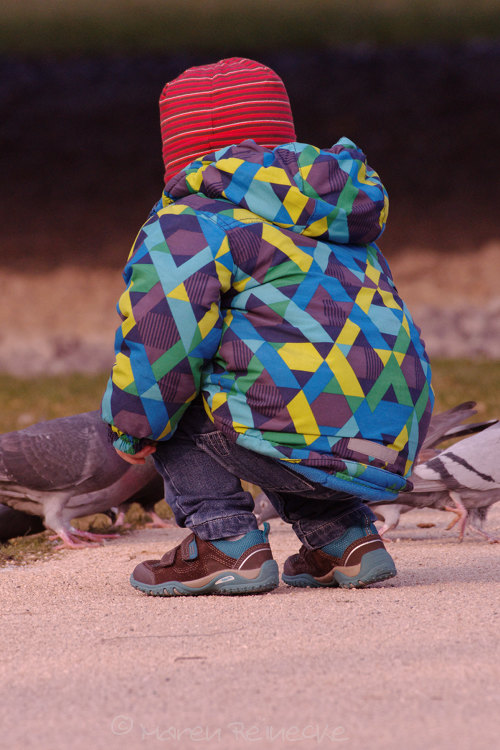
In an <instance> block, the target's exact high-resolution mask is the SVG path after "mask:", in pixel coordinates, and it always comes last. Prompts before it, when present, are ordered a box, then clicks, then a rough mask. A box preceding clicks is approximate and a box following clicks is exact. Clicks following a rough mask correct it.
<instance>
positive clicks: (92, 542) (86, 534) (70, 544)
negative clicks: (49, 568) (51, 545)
mask: <svg viewBox="0 0 500 750" xmlns="http://www.w3.org/2000/svg"><path fill="white" fill-rule="evenodd" d="M118 536H119V535H118V534H93V533H92V532H90V531H80V530H79V529H74V528H71V529H70V530H69V531H66V529H60V530H59V531H58V532H57V534H56V535H55V536H53V537H51V539H57V538H59V539H61V540H62V544H58V545H57V546H56V547H55V549H56V550H59V549H82V548H83V547H96V546H98V545H99V544H102V542H104V541H105V540H106V539H117V538H118ZM84 540H88V541H84Z"/></svg>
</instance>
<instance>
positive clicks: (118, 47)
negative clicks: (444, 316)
mask: <svg viewBox="0 0 500 750" xmlns="http://www.w3.org/2000/svg"><path fill="white" fill-rule="evenodd" d="M23 5H24V4H23ZM250 5H251V4H250ZM342 5H343V4H342V3H340V2H332V3H330V4H327V3H325V2H319V3H314V2H312V3H311V5H310V6H303V8H302V11H301V12H302V14H304V13H305V14H306V16H307V14H308V13H309V16H310V15H311V9H314V11H315V13H316V14H317V15H316V16H314V18H313V21H314V22H315V24H316V26H315V27H314V24H313V27H311V23H309V24H307V23H305V22H304V23H303V24H302V25H301V23H300V15H297V14H298V13H299V10H298V5H297V3H293V2H292V3H291V5H290V14H291V15H290V18H288V16H287V11H286V8H287V4H281V7H278V5H277V4H276V2H270V3H268V4H267V5H265V6H263V5H262V4H261V3H257V6H258V8H257V9H258V10H259V9H260V12H261V16H260V18H258V19H257V21H255V23H257V26H256V27H255V28H253V30H252V29H251V28H247V31H246V32H245V29H244V28H241V24H240V25H239V26H238V34H236V39H233V38H232V36H231V34H232V32H234V29H235V28H236V27H235V26H234V25H233V27H232V28H231V24H230V23H229V27H230V28H228V29H226V30H225V32H224V33H223V34H222V33H220V34H219V33H217V29H218V28H220V18H221V16H220V15H217V13H219V14H220V12H221V9H222V11H224V12H225V13H226V15H225V16H224V18H225V19H226V20H227V18H226V16H227V8H228V7H229V6H228V5H227V4H225V2H224V0H220V2H211V3H205V5H204V6H203V18H200V16H199V14H198V15H196V12H197V11H200V7H201V6H200V5H199V4H198V5H197V4H196V2H187V3H184V5H183V8H184V11H183V15H182V16H179V17H178V16H175V18H174V20H175V24H177V26H175V24H174V25H173V27H172V25H171V24H169V23H168V21H165V19H163V21H162V20H161V19H160V18H157V17H156V16H155V15H154V12H153V11H155V12H156V11H158V3H156V2H154V1H153V0H149V2H148V3H146V10H147V8H148V7H149V10H150V11H151V18H150V19H149V25H148V18H147V14H146V18H144V5H143V6H142V11H141V15H140V23H139V20H137V19H138V18H139V16H136V17H135V18H136V21H134V15H133V13H134V12H135V13H137V12H138V6H137V3H134V2H133V1H132V0H131V2H125V3H123V4H122V7H123V8H127V9H128V10H129V11H130V12H132V16H131V17H130V18H129V17H128V16H127V18H128V24H129V25H128V27H127V25H126V23H125V21H123V18H122V24H125V27H126V28H128V32H129V34H128V36H127V35H126V34H125V33H123V34H122V36H120V35H118V37H117V35H116V34H113V29H114V28H115V27H114V26H113V20H114V19H115V20H116V18H117V16H113V14H112V12H111V11H112V10H113V7H114V8H115V12H117V11H116V8H117V7H118V6H119V4H118V5H117V4H116V3H111V6H112V7H111V10H110V14H111V15H110V16H109V17H107V16H106V17H105V18H102V17H101V16H99V15H96V14H97V11H96V6H95V3H94V2H93V0H78V2H77V3H76V6H74V7H75V8H76V9H78V8H80V10H81V7H85V8H87V11H88V13H87V15H86V16H78V17H76V19H75V18H72V16H71V14H69V15H68V13H69V11H68V9H66V11H65V13H66V15H64V14H63V13H62V10H61V8H62V7H63V6H62V5H61V4H60V3H59V2H57V0H53V2H49V3H48V6H51V7H52V6H53V10H54V12H53V14H52V15H47V14H45V15H44V14H43V13H42V11H41V5H40V3H38V2H37V0H28V2H27V7H24V9H23V14H24V15H23V16H22V17H20V18H18V17H17V16H16V12H17V13H18V14H19V13H20V11H19V9H18V11H16V7H17V8H18V6H16V5H15V4H14V5H12V4H11V3H10V2H7V6H6V7H7V10H8V13H7V15H6V16H5V18H4V21H5V20H7V21H8V23H6V24H4V32H5V33H4V34H3V36H2V35H0V42H2V45H3V47H2V54H1V56H0V103H1V108H2V117H1V121H0V134H1V148H2V169H1V175H0V193H1V205H2V207H3V218H2V225H1V228H0V243H1V244H0V248H1V249H0V253H1V257H2V266H3V267H4V268H5V267H12V268H15V269H16V270H21V269H26V270H30V271H32V270H36V269H41V270H48V269H50V268H53V267H55V266H60V265H62V264H66V263H70V264H82V265H89V264H92V265H99V266H103V267H104V266H108V267H117V268H118V267H121V266H122V265H123V262H124V260H125V258H126V255H127V253H128V250H129V247H130V245H131V243H132V241H133V239H134V237H135V234H136V232H137V230H138V228H139V226H140V224H141V223H142V221H143V220H144V219H145V217H146V216H147V213H148V211H149V209H150V207H151V206H152V204H153V203H154V202H155V201H156V200H157V199H158V197H159V196H160V193H161V190H162V187H163V182H162V174H163V165H162V161H161V143H160V129H159V119H158V107H157V101H158V97H159V94H160V91H161V89H162V87H163V85H164V83H165V82H166V81H167V80H169V79H171V78H173V77H175V76H176V75H178V74H179V73H180V72H181V71H182V70H184V69H185V68H186V67H189V66H191V65H197V64H205V63H207V62H212V61H215V60H217V59H220V58H221V57H224V56H229V55H233V54H236V55H239V54H243V55H246V56H250V57H254V58H256V59H259V60H261V61H262V62H264V63H266V64H267V65H270V66H271V67H272V68H274V69H275V70H276V72H277V73H279V75H281V76H282V78H283V79H284V81H285V83H286V85H287V88H288V91H289V94H290V99H291V102H292V108H293V111H294V115H295V119H296V128H297V133H298V138H299V140H304V141H308V142H312V143H314V144H315V145H318V146H329V145H331V144H332V143H333V142H335V141H336V140H337V139H338V138H339V137H341V136H348V137H349V138H351V139H352V140H354V141H355V142H356V143H357V144H358V145H359V146H361V147H362V148H363V150H364V151H365V153H366V154H367V156H368V161H369V163H370V165H371V166H372V167H374V168H375V169H376V170H377V171H378V172H379V173H380V175H381V177H382V179H383V181H384V183H385V184H386V186H387V188H388V191H389V196H390V199H391V207H390V214H389V223H388V228H387V230H386V233H385V235H384V237H383V238H382V240H381V246H382V248H383V250H384V251H385V253H386V254H387V255H388V256H389V257H391V255H394V254H395V253H397V252H398V249H400V248H402V247H407V246H412V247H425V248H432V249H436V250H439V251H442V252H447V251H450V250H453V251H458V252H470V251H471V250H474V248H476V247H480V246H481V245H484V244H485V243H486V242H488V241H490V240H495V239H498V238H499V236H500V231H499V228H498V223H497V209H496V207H497V205H498V202H499V198H500V181H499V179H498V168H499V166H500V139H499V136H498V123H499V122H500V36H499V37H498V38H497V34H496V26H495V24H494V23H493V22H492V20H491V19H492V18H493V19H494V18H496V16H495V14H494V12H493V11H495V6H496V3H492V4H491V3H490V4H488V3H487V4H486V6H485V7H489V6H490V5H492V6H493V10H491V9H490V10H491V13H490V15H489V16H488V18H489V19H490V20H489V24H487V23H485V24H484V28H483V27H480V28H476V27H474V25H472V26H471V23H470V21H469V23H468V24H467V23H466V22H467V19H468V18H469V16H467V14H466V11H465V10H464V8H466V6H465V5H463V6H462V3H461V2H458V6H457V4H455V6H454V7H455V10H456V13H459V12H460V9H461V11H462V12H463V13H464V14H465V15H464V18H463V23H462V24H460V23H458V21H457V20H456V18H455V16H454V15H448V16H446V17H445V18H444V20H443V18H441V17H437V18H435V17H433V19H431V20H432V23H431V21H429V16H428V15H427V16H426V15H425V14H424V16H423V21H422V23H421V24H420V26H419V25H418V24H417V22H416V20H415V18H416V16H415V12H416V11H415V9H416V8H418V7H420V5H422V7H424V9H425V8H428V4H426V3H423V4H422V3H420V4H419V2H418V0H414V2H412V3H410V4H409V7H410V8H411V9H412V12H413V14H414V28H413V34H412V28H411V20H412V16H411V14H410V16H408V17H407V16H405V7H407V6H406V5H405V3H404V2H399V0H391V1H390V2H386V3H385V4H384V3H383V4H382V5H383V6H384V7H386V8H387V7H389V8H392V9H393V11H394V13H393V14H392V15H390V14H389V15H387V14H386V16H384V17H383V18H382V19H380V18H379V17H378V16H377V17H376V18H375V17H374V18H373V19H372V21H373V23H372V26H370V24H369V23H368V22H367V19H366V14H365V16H359V17H358V16H356V18H357V19H358V21H357V22H358V26H359V28H358V27H356V18H354V19H351V21H352V23H351V26H350V27H349V18H344V17H343V16H342V17H341V20H342V23H339V27H340V32H342V30H343V36H342V34H341V35H340V37H336V36H335V34H334V33H333V32H332V34H331V35H330V36H328V34H326V32H325V28H324V27H328V23H330V28H333V27H334V25H335V24H333V23H332V22H331V18H330V15H328V14H331V11H332V7H333V9H334V10H335V8H337V6H339V7H340V6H342ZM361 5H362V6H363V7H365V8H366V7H368V6H365V5H364V4H363V3H361ZM445 5H446V3H445ZM479 5H481V3H479ZM236 6H238V3H236ZM44 7H45V8H46V7H47V6H44ZM179 7H180V6H179V3H175V2H174V3H173V4H172V6H170V9H171V11H172V9H174V8H177V10H179ZM231 7H232V8H233V10H232V12H233V13H234V12H235V4H234V3H233V4H232V6H231ZM239 7H240V8H242V7H243V4H241V5H240V6H239ZM264 7H265V8H267V11H265V12H267V13H268V14H271V15H269V16H267V17H265V16H262V13H264V11H263V10H262V9H263V8H264ZM450 7H451V6H450ZM481 7H482V6H481ZM457 8H458V10H457ZM210 9H211V10H212V14H211V13H210ZM254 10H255V7H254ZM452 10H453V9H452ZM237 11H238V8H236V12H237ZM271 11H273V12H274V13H275V15H272V13H271ZM337 11H338V8H337ZM396 11H397V12H396ZM30 12H31V16H30V15H29V13H30ZM321 12H323V14H326V16H325V18H326V21H327V22H328V23H325V24H322V23H321V18H322V15H321ZM426 12H427V14H428V10H427V11H426ZM450 12H451V11H450ZM58 13H59V15H58ZM456 13H455V15H456ZM9 14H10V15H9ZM190 14H191V15H190ZM294 14H295V15H294ZM492 14H493V15H492ZM127 18H126V19H125V20H127ZM384 18H385V25H384V23H383V22H384ZM419 18H420V17H419ZM450 18H455V22H456V23H455V27H454V28H455V31H453V29H451V31H453V33H451V32H450ZM0 19H1V17H0ZM179 19H180V20H179ZM290 19H291V20H293V21H294V24H295V25H293V24H292V23H291V21H290ZM315 19H316V20H315ZM426 19H427V25H426V22H425V21H426ZM230 20H231V19H229V21H230ZM368 20H369V19H368ZM201 21H202V23H201ZM289 21H290V24H288V22H289ZM309 21H311V19H310V18H309ZM375 21H376V22H377V23H375ZM16 23H17V25H16ZM161 23H164V27H163V28H164V29H165V30H167V29H168V34H169V35H170V36H169V37H168V38H169V39H170V41H168V40H165V41H163V42H162V39H161V36H162V35H161V33H160V34H159V38H157V37H158V31H159V29H158V28H157V27H158V24H161ZM248 23H250V21H248ZM75 24H76V26H75ZM85 24H87V25H85ZM89 24H90V25H89ZM106 24H107V25H106ZM144 24H146V25H145V26H144ZM200 24H201V26H200ZM259 24H260V25H259ZM273 24H274V26H273ZM353 24H354V26H353ZM377 24H378V25H377ZM398 24H399V27H398ZM153 26H154V28H155V32H156V36H155V35H153V37H152V38H153V41H151V39H150V40H149V41H148V37H147V35H146V36H145V32H144V28H145V29H146V31H147V29H148V28H149V29H150V30H152V29H153ZM264 28H265V29H266V34H264V35H262V34H259V29H264ZM347 28H349V33H347V31H346V29H347ZM357 28H358V31H357V30H356V29H357ZM6 29H7V31H6ZM106 29H108V38H107V40H106V33H105V32H106ZM120 29H122V26H120ZM301 29H302V31H301ZM315 29H316V33H315ZM398 29H399V30H398ZM78 30H79V34H78V33H77V31H78ZM176 30H177V31H178V32H179V33H177V34H175V33H174V32H176ZM190 30H191V31H193V30H194V31H196V32H197V33H198V32H199V33H200V36H199V37H196V39H195V40H194V41H193V39H190V38H189V36H188V32H189V31H190ZM122 31H123V29H122ZM160 31H161V28H160ZM203 31H204V32H205V34H204V35H203V34H202V32H203ZM338 31H339V30H338V29H337V32H338ZM7 32H8V33H7ZM28 32H29V33H28ZM181 32H182V33H181ZM285 32H286V33H285ZM120 33H121V32H120ZM173 33H174V36H172V34H173ZM16 34H17V37H16ZM168 34H166V31H165V35H164V36H168ZM182 34H184V35H185V36H186V35H187V36H186V39H184V41H183V38H182ZM325 34H326V35H325ZM233 36H234V34H233ZM122 37H123V38H122ZM16 40H17V41H16Z"/></svg>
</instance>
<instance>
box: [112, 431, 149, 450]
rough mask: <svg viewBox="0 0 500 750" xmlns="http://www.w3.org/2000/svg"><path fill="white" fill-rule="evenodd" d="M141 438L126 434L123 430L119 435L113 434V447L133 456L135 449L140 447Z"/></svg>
mask: <svg viewBox="0 0 500 750" xmlns="http://www.w3.org/2000/svg"><path fill="white" fill-rule="evenodd" d="M141 444H142V440H141V439H140V438H135V437H132V435H127V434H126V433H125V432H122V433H120V434H119V435H116V433H115V435H114V440H113V447H114V448H116V449H117V450H119V451H122V452H123V453H128V454H129V455H130V456H134V455H135V454H136V453H137V451H139V450H140V449H141Z"/></svg>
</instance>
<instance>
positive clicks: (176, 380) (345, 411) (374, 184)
mask: <svg viewBox="0 0 500 750" xmlns="http://www.w3.org/2000/svg"><path fill="white" fill-rule="evenodd" d="M167 191H168V192H167ZM387 206H388V200H387V194H386V192H385V189H384V187H383V186H382V184H381V182H380V179H379V177H378V175H377V174H376V172H374V171H373V170H371V169H370V168H369V167H368V166H367V164H366V159H365V156H364V154H363V153H362V151H360V150H359V149H358V148H357V147H356V146H355V145H354V144H353V143H352V142H351V141H349V140H347V139H345V138H343V139H341V140H340V141H339V142H338V143H337V144H335V145H334V146H333V147H332V148H331V149H326V150H320V149H317V148H314V147H313V146H309V145H305V144H301V143H291V144H286V145H284V146H278V147H276V148H275V149H273V150H269V149H266V148H263V147H261V146H258V145H256V144H255V143H254V142H253V141H245V142H243V143H242V144H240V145H238V146H231V147H228V148H225V149H222V150H220V151H218V152H217V153H215V154H212V155H209V156H208V157H204V158H203V160H200V161H196V162H194V163H193V164H191V165H190V166H189V167H187V168H186V169H185V170H184V171H183V172H181V173H179V174H178V175H176V176H175V177H174V178H173V179H172V180H170V182H169V183H167V187H166V190H165V193H164V195H163V197H162V200H161V201H159V203H158V204H157V205H156V206H155V208H154V209H153V211H152V213H151V215H150V217H149V219H148V220H147V221H146V223H145V224H144V226H143V227H142V229H141V231H140V233H139V235H138V237H137V239H136V241H135V244H134V246H133V248H132V251H131V255H130V258H129V261H128V263H127V266H126V268H125V271H124V278H125V282H126V284H127V289H126V291H125V292H124V294H123V295H122V297H121V299H120V302H119V311H120V313H121V316H122V320H123V322H122V325H121V327H120V328H119V329H118V332H117V336H116V347H115V348H116V362H115V365H114V367H113V371H112V375H111V378H110V381H109V384H108V388H107V390H106V393H105V396H104V399H103V412H102V414H103V418H104V419H105V421H107V422H109V423H110V424H111V425H112V428H113V430H114V432H115V433H116V441H115V445H116V447H117V448H120V449H121V450H124V451H126V452H129V453H134V452H135V451H136V450H137V449H138V446H139V444H140V443H139V441H140V439H143V438H149V439H151V440H154V441H159V440H160V441H161V440H168V439H169V438H171V437H172V435H173V434H174V432H175V428H176V425H177V424H178V422H179V420H180V419H181V417H182V415H183V413H184V411H185V410H186V408H187V407H188V405H189V403H190V402H191V401H192V400H193V399H194V398H195V397H196V396H197V394H198V393H200V392H201V394H202V395H203V400H204V403H205V407H206V410H207V413H208V414H209V416H210V417H211V419H212V420H213V422H214V423H215V426H216V427H217V429H219V430H221V431H222V432H223V433H224V434H225V435H227V436H228V437H229V438H230V439H232V440H235V441H237V442H238V443H239V444H240V445H241V446H243V447H245V448H248V449H250V450H252V451H256V452H258V453H263V454H265V455H267V456H271V457H273V458H275V459H278V460H280V461H286V462H288V465H289V466H290V468H293V469H295V470H296V471H299V472H301V473H303V474H305V475H306V476H308V477H309V478H311V479H313V480H314V481H317V482H320V483H322V484H325V485H327V486H330V487H332V488H337V489H340V490H344V491H347V492H351V493H353V494H357V495H358V496H360V497H362V498H364V499H367V500H378V499H382V498H391V497H395V496H396V495H397V493H398V492H400V491H401V490H403V489H405V488H406V487H407V482H406V477H407V476H408V474H409V473H410V471H411V467H412V463H413V461H414V459H415V456H416V453H417V452H418V450H419V447H420V445H421V442H422V440H423V438H424V436H425V433H426V430H427V425H428V422H429V419H430V413H431V409H432V390H431V388H430V368H429V362H428V359H427V356H426V354H425V350H424V345H423V343H422V341H421V339H420V336H419V331H418V329H417V328H416V327H415V325H414V323H413V321H412V319H411V316H410V314H409V312H408V310H407V308H406V306H405V305H404V303H403V302H402V300H401V299H400V298H399V296H398V294H397V291H396V288H395V286H394V283H393V281H392V277H391V273H390V270H389V267H388V265H387V262H386V261H385V259H384V257H383V256H382V255H381V253H380V251H379V250H378V248H377V246H376V245H375V244H373V243H374V240H375V239H376V238H377V237H378V236H379V235H380V234H381V232H382V231H383V228H384V225H385V219H386V215H387Z"/></svg>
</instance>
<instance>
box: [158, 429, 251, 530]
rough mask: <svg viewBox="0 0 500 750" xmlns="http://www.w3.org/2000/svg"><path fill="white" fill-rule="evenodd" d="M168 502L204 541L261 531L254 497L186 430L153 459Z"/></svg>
mask: <svg viewBox="0 0 500 750" xmlns="http://www.w3.org/2000/svg"><path fill="white" fill-rule="evenodd" d="M153 458H154V461H155V465H156V468H157V470H158V471H159V473H160V474H161V475H162V477H163V480H164V484H165V500H166V501H167V503H168V504H169V505H170V507H171V508H172V511H173V514H174V516H175V520H176V522H177V524H178V525H179V526H181V527H183V528H184V527H188V528H189V529H191V531H193V532H194V533H195V534H196V535H197V536H199V537H200V538H201V539H206V540H210V539H221V538H225V537H229V536H235V535H237V534H245V533H246V532H247V531H250V530H251V529H256V528H257V519H256V518H255V516H254V515H253V513H252V511H253V508H254V502H253V497H252V495H251V494H250V493H249V492H245V491H244V490H243V488H242V486H241V482H240V480H239V479H238V477H236V476H234V474H231V473H230V472H228V471H226V470H225V469H224V467H223V466H221V465H220V464H219V463H217V461H215V460H214V459H213V458H212V457H211V456H210V455H209V454H207V453H206V452H204V451H203V450H200V448H198V447H197V445H196V443H195V442H194V440H193V439H192V437H191V436H190V435H189V434H187V432H186V430H184V429H180V428H179V429H178V430H177V432H176V434H175V435H174V436H173V438H172V439H171V440H169V441H168V442H166V443H160V444H158V447H157V450H156V453H155V454H154V456H153Z"/></svg>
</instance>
